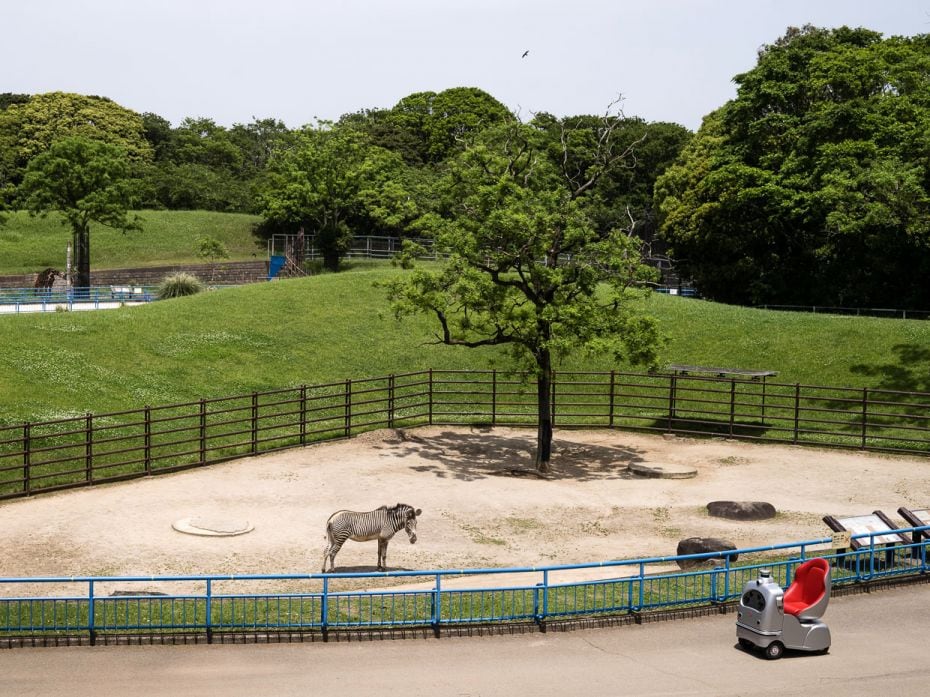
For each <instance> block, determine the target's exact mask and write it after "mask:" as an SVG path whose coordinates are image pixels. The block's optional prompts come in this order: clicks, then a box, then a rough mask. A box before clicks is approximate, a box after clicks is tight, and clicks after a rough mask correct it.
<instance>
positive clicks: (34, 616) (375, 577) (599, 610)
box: [0, 527, 930, 644]
mask: <svg viewBox="0 0 930 697" xmlns="http://www.w3.org/2000/svg"><path fill="white" fill-rule="evenodd" d="M900 532H901V533H910V534H911V538H910V539H912V540H913V541H912V542H911V543H909V544H899V545H895V546H893V547H888V546H885V545H882V544H876V540H875V537H876V535H881V534H882V533H864V534H861V535H855V536H853V537H854V539H858V540H859V542H860V546H859V547H858V549H857V550H856V551H853V552H849V551H846V550H834V549H832V548H830V544H831V542H832V538H824V539H818V540H808V541H805V542H793V543H787V544H782V545H774V546H769V547H754V548H747V549H740V550H727V551H724V552H712V553H706V554H692V555H683V556H676V557H653V558H645V559H633V560H626V561H607V562H597V563H590V564H575V565H561V566H549V567H541V568H540V567H533V568H505V569H460V570H442V571H394V572H380V573H344V574H306V575H303V574H297V575H295V574H289V575H251V576H250V575H243V576H156V577H151V576H123V577H98V576H89V577H77V578H75V577H60V578H57V577H49V578H0V640H2V639H4V638H6V639H7V640H11V639H13V638H15V637H33V638H34V637H37V636H38V637H43V636H44V637H75V636H77V637H84V638H87V639H88V640H89V642H90V643H91V644H93V643H96V641H97V640H98V638H99V637H100V636H101V635H117V636H119V635H127V634H132V635H140V634H141V635H150V636H152V635H164V634H172V633H176V634H177V633H183V634H185V635H189V634H196V635H199V636H204V637H205V638H206V640H207V641H208V642H212V641H213V640H214V639H215V638H216V637H217V636H219V637H220V638H221V639H222V635H224V634H237V633H239V634H241V633H242V632H263V633H267V632H295V631H297V632H302V633H307V632H309V633H313V632H316V633H319V634H321V635H322V638H323V639H324V640H325V639H326V638H327V636H328V632H329V631H330V630H340V629H342V630H345V629H352V630H360V629H361V630H376V629H391V628H397V627H424V628H432V630H433V632H434V633H435V634H436V635H439V634H440V632H441V630H442V629H443V628H448V627H463V626H468V625H473V624H479V623H480V624H489V623H490V624H502V623H536V624H538V625H544V624H545V623H546V622H547V621H552V620H564V619H572V618H582V617H610V616H622V615H634V614H637V613H641V612H648V611H652V610H662V609H670V608H684V607H701V606H711V605H720V604H723V603H727V602H731V601H733V600H734V599H736V598H738V597H739V596H740V594H741V592H742V588H743V586H744V585H745V584H746V583H748V582H749V581H751V580H753V579H754V578H756V577H757V575H758V572H759V569H761V568H763V567H764V568H768V569H770V570H771V571H772V576H773V578H774V579H775V580H776V581H777V582H778V583H779V584H780V585H782V587H787V586H788V585H789V584H790V582H791V579H792V576H793V574H794V571H795V569H796V568H797V566H798V565H799V564H800V563H802V562H803V561H805V560H806V559H808V558H810V557H812V556H822V557H825V558H826V559H828V560H829V561H830V563H831V565H832V566H833V573H832V579H833V585H834V586H835V587H842V586H849V585H854V584H857V583H863V582H870V581H873V580H878V579H887V578H892V577H908V576H910V577H916V576H919V575H923V574H926V572H927V568H928V567H927V539H928V535H930V532H928V527H921V528H905V529H901V530H900ZM905 539H906V538H905ZM737 559H739V563H737ZM682 562H685V563H687V564H688V565H697V566H698V567H699V568H696V569H690V570H682V568H681V567H682V566H685V563H682ZM708 562H709V563H708ZM579 575H580V576H581V577H580V578H578V576H579ZM573 576H575V578H573ZM489 577H490V580H486V579H488V578H489ZM360 580H361V582H362V583H363V584H364V585H366V586H369V587H368V588H366V589H362V590H358V589H352V588H351V586H352V585H353V584H355V585H358V583H359V581H360ZM387 584H390V585H387ZM405 584H406V585H405ZM269 586H271V587H272V590H267V588H268V587H269ZM286 586H290V587H291V588H292V589H291V590H287V591H285V590H282V588H284V587H286ZM295 586H302V588H300V589H299V590H294V589H293V587H295ZM371 586H378V587H374V588H372V587H371ZM36 587H38V588H41V589H43V590H44V589H48V590H47V592H45V593H44V594H35V589H36ZM127 587H128V589H127ZM20 589H23V590H20ZM30 590H31V591H32V593H31V594H30V593H29V592H28V591H30Z"/></svg>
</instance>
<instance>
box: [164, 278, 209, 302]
mask: <svg viewBox="0 0 930 697" xmlns="http://www.w3.org/2000/svg"><path fill="white" fill-rule="evenodd" d="M202 290H203V283H201V282H200V279H199V278H197V277H196V276H194V275H192V274H189V273H184V272H183V271H182V272H180V273H175V274H171V275H170V276H165V278H164V279H163V280H162V282H161V283H160V284H159V285H158V299H159V300H167V299H168V298H180V297H183V296H185V295H196V294H197V293H199V292H200V291H202Z"/></svg>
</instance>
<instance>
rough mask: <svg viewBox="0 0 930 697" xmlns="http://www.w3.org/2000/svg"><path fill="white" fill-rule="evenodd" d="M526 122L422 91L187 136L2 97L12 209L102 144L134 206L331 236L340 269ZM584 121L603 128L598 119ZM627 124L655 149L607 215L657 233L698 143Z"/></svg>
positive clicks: (404, 224)
mask: <svg viewBox="0 0 930 697" xmlns="http://www.w3.org/2000/svg"><path fill="white" fill-rule="evenodd" d="M515 120H516V117H515V115H514V114H513V113H511V112H510V111H509V110H508V109H507V108H506V107H505V106H504V105H503V104H501V103H500V102H499V101H498V100H496V99H495V98H494V97H492V96H491V95H489V94H487V93H486V92H484V91H482V90H480V89H476V88H468V87H457V88H451V89H448V90H444V91H442V92H438V93H437V92H420V93H416V94H411V95H409V96H407V97H404V98H403V99H401V100H400V101H399V102H398V103H397V104H396V105H395V106H394V107H392V108H389V109H366V110H362V111H359V112H356V113H352V114H346V115H345V116H343V117H342V118H340V119H339V120H338V121H336V122H320V123H317V124H315V125H312V126H305V127H302V128H297V129H289V128H287V127H286V126H285V124H283V123H282V122H281V121H278V120H276V119H273V118H266V119H255V120H253V121H252V122H251V123H248V124H234V125H233V126H232V127H230V128H227V127H224V126H221V125H218V124H217V123H216V122H215V121H213V120H212V119H209V118H186V119H184V120H183V121H182V122H181V123H180V124H178V125H176V126H173V125H172V124H171V123H170V122H169V121H168V120H167V119H165V118H163V117H161V116H159V115H158V114H154V113H143V114H138V113H135V112H133V111H131V110H129V109H126V108H124V107H122V106H120V105H119V104H117V103H115V102H113V101H112V100H110V99H107V98H106V97H99V96H85V95H77V94H69V93H63V92H55V93H47V94H38V95H19V94H9V93H7V94H3V95H0V196H2V198H0V207H2V205H3V204H4V203H5V204H6V206H7V207H12V206H23V205H25V203H26V201H27V198H28V197H27V196H26V195H25V191H24V190H22V189H21V187H22V184H23V182H24V181H25V179H26V175H27V171H28V168H29V164H30V162H31V161H32V160H33V159H34V158H35V157H36V156H38V155H40V154H42V153H44V152H47V151H48V150H49V149H50V148H51V146H52V145H53V143H55V142H57V141H59V140H62V139H67V138H80V139H86V140H90V141H102V142H106V143H108V144H110V145H113V146H115V147H117V148H119V151H120V152H121V153H122V155H123V157H125V160H126V165H127V168H128V169H127V172H128V177H129V179H130V181H131V182H132V184H133V188H132V196H131V201H132V205H133V206H134V207H136V208H164V209H201V210H217V211H230V212H249V213H258V214H261V215H263V217H264V218H265V222H264V224H263V225H262V230H263V231H264V232H266V233H270V232H275V231H281V232H289V233H293V232H295V231H296V230H297V229H299V228H301V227H303V228H304V229H305V230H306V231H307V232H308V233H313V234H318V235H319V236H320V239H321V240H323V241H324V243H325V244H327V246H328V250H329V251H328V256H327V263H328V265H330V266H335V265H336V264H337V263H338V257H339V255H340V251H341V250H343V249H344V248H345V246H346V244H347V241H348V240H349V239H350V238H351V236H352V235H353V234H364V233H380V234H392V235H416V234H421V233H424V232H427V231H428V228H429V219H430V216H431V215H433V214H435V213H436V211H435V205H436V201H435V197H434V196H433V195H432V193H431V189H432V188H433V187H434V185H435V183H436V181H437V179H438V178H439V177H440V176H441V175H442V171H443V169H444V167H446V166H447V164H448V162H449V161H450V160H451V159H452V158H453V157H454V156H455V155H456V154H457V153H459V152H461V151H462V150H463V149H464V148H465V147H466V145H467V144H468V143H470V142H472V141H473V140H474V138H475V137H476V136H477V135H478V134H479V133H481V132H482V131H484V130H486V129H489V128H492V127H495V126H498V125H500V124H503V123H508V122H514V121H515ZM570 122H571V123H573V124H575V125H576V126H578V127H583V128H589V129H591V128H595V125H596V122H597V117H595V116H578V117H573V119H571V120H570ZM532 123H533V124H534V128H536V129H537V130H539V131H540V132H541V133H548V134H549V135H550V136H551V138H553V139H554V140H553V141H552V145H553V147H555V146H556V145H557V142H556V140H557V138H558V137H559V136H558V131H559V124H560V120H559V119H556V118H555V117H552V116H550V115H548V114H540V115H537V116H536V117H534V119H533V121H532ZM623 125H624V128H623V129H622V131H623V134H624V135H623V137H624V138H626V140H627V141H628V142H638V143H641V145H640V147H639V148H638V149H637V158H636V159H635V160H633V161H632V162H631V163H630V164H629V166H627V167H625V168H624V169H623V170H622V171H619V172H617V173H614V174H611V175H610V176H609V177H606V178H605V179H604V180H603V182H601V183H600V184H599V189H598V197H599V201H600V213H599V216H600V218H601V219H602V222H603V224H604V225H609V224H613V222H615V221H616V220H619V219H623V220H627V219H628V218H630V217H632V219H634V220H636V221H637V224H638V225H640V229H639V231H640V232H642V233H643V234H645V235H650V234H651V233H652V231H653V228H654V215H653V206H652V203H651V201H652V186H653V182H654V181H655V177H656V176H657V174H658V173H659V172H661V171H662V169H664V167H665V166H667V165H668V164H669V163H670V162H671V161H672V160H673V159H674V158H675V156H676V155H677V154H678V152H679V151H680V150H681V147H682V145H683V144H684V143H685V142H686V141H687V139H688V137H689V135H690V133H689V132H688V131H687V129H685V128H683V127H681V126H678V125H676V124H661V123H660V124H647V123H646V122H644V121H642V120H641V119H636V118H629V119H624V123H623ZM575 130H576V131H580V130H581V128H578V129H575ZM644 136H645V138H644Z"/></svg>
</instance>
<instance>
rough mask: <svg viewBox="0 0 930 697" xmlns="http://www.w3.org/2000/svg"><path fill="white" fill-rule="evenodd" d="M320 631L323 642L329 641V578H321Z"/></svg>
mask: <svg viewBox="0 0 930 697" xmlns="http://www.w3.org/2000/svg"><path fill="white" fill-rule="evenodd" d="M320 629H322V630H323V641H329V576H323V593H322V596H321V598H320Z"/></svg>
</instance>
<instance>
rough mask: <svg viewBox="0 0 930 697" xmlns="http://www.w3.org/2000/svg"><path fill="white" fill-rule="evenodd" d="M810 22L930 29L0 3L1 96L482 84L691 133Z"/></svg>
mask: <svg viewBox="0 0 930 697" xmlns="http://www.w3.org/2000/svg"><path fill="white" fill-rule="evenodd" d="M807 23H810V24H814V25H815V26H820V27H838V26H842V25H847V26H852V27H859V26H861V27H866V28H869V29H873V30H875V31H879V32H881V33H882V34H883V35H885V36H886V37H887V36H893V35H903V36H912V35H915V34H924V33H930V0H637V1H636V2H631V1H629V0H561V1H554V0H532V2H531V1H529V0H393V1H391V2H387V1H381V0H328V1H327V2H318V1H317V0H253V1H252V2H245V1H244V0H29V1H28V2H26V1H23V0H0V28H2V30H0V36H2V40H0V92H17V93H25V94H37V93H42V92H53V91H64V92H77V93H80V94H95V95H101V96H106V97H109V98H110V99H112V100H114V101H116V102H117V103H119V104H121V105H122V106H124V107H127V108H129V109H132V110H134V111H137V112H140V113H143V112H154V113H156V114H158V115H160V116H162V117H164V118H166V119H168V120H169V121H170V122H171V123H172V124H173V125H175V126H177V125H178V124H179V123H180V122H181V120H182V119H184V118H186V117H205V118H210V119H213V120H214V121H216V122H217V123H218V124H220V125H223V126H227V127H228V126H231V125H233V124H234V123H243V124H245V123H249V122H251V121H253V120H254V119H256V118H259V119H260V118H275V119H280V120H282V121H284V122H285V123H286V124H287V125H288V126H289V127H291V128H296V127H299V126H302V125H305V124H308V123H314V122H316V121H317V120H319V119H338V118H339V117H340V116H341V115H343V114H346V113H351V112H355V111H359V110H361V109H373V108H390V107H392V106H393V105H394V104H396V103H397V102H398V101H399V100H400V99H401V98H403V97H405V96H407V95H409V94H413V93H415V92H423V91H434V92H439V91H442V90H444V89H448V88H451V87H478V88H480V89H482V90H484V91H486V92H488V93H489V94H491V95H492V96H494V97H496V98H497V99H498V100H499V101H501V102H502V103H503V104H504V105H505V106H507V107H508V108H510V109H511V110H513V111H515V112H517V113H519V114H520V115H521V116H522V117H524V118H529V117H531V115H532V114H533V113H536V112H540V111H545V112H549V113H552V114H555V115H557V116H566V115H574V114H599V113H603V112H604V111H605V110H606V109H607V108H608V106H609V105H610V104H611V103H612V102H614V100H616V99H617V98H620V99H621V100H622V101H621V102H620V104H621V107H622V110H623V113H624V114H625V115H626V116H630V117H633V116H636V117H640V118H643V119H645V120H646V121H672V122H676V123H680V124H682V125H684V126H686V127H688V128H690V129H692V130H695V129H697V128H698V126H700V123H701V119H702V117H703V116H704V115H705V114H707V113H709V112H711V111H712V110H714V109H716V108H717V107H719V106H721V105H722V104H723V103H725V102H726V101H727V100H729V99H732V98H733V97H735V96H736V88H735V85H734V83H733V77H734V76H735V75H737V74H739V73H742V72H745V71H747V70H749V69H751V68H752V67H753V66H754V65H755V63H756V56H757V51H758V49H759V47H761V46H763V45H764V44H769V43H773V42H774V41H775V40H777V39H778V38H779V37H780V36H782V35H783V34H784V33H785V30H786V28H787V27H789V26H803V25H804V24H807ZM526 51H529V53H528V54H527V55H526V56H525V57H524V56H523V54H524V52H526Z"/></svg>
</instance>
